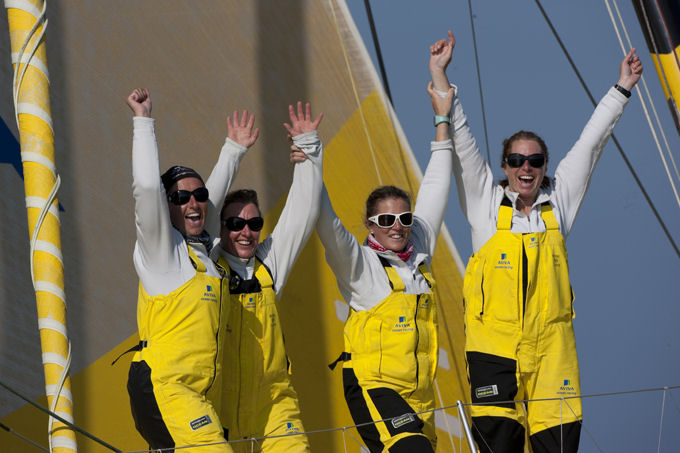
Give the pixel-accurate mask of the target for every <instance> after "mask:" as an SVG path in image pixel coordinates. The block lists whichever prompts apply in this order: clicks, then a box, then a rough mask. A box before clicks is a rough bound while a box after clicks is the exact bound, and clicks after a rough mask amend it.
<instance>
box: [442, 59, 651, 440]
mask: <svg viewBox="0 0 680 453" xmlns="http://www.w3.org/2000/svg"><path fill="white" fill-rule="evenodd" d="M641 73H642V64H641V63H640V60H639V58H638V57H637V56H636V55H635V49H632V50H631V51H630V52H629V53H628V55H626V57H625V58H624V59H623V61H622V63H621V65H620V75H619V80H618V83H617V84H616V85H614V87H613V88H611V89H610V90H609V91H608V92H607V94H606V95H605V96H604V97H603V98H602V100H601V101H600V103H599V104H598V105H597V108H596V109H595V111H594V112H593V114H592V116H591V117H590V120H589V121H588V124H586V126H585V128H584V129H583V132H582V133H581V136H580V137H579V139H578V140H577V141H576V143H575V144H574V146H573V147H572V148H571V150H570V151H569V152H568V153H567V155H566V156H565V157H564V159H562V160H561V161H560V163H559V164H558V165H557V168H556V170H555V177H554V178H550V177H548V176H546V171H547V165H548V149H547V147H546V145H545V143H544V142H543V140H542V139H541V138H540V137H539V136H538V135H536V134H535V133H533V132H527V131H519V132H517V133H516V134H514V135H513V136H511V137H510V138H508V139H506V140H505V141H504V142H503V153H502V156H501V167H502V169H503V172H504V173H505V176H506V179H505V180H503V181H501V182H500V183H499V184H496V183H495V182H494V180H493V174H492V172H491V169H490V168H489V165H488V164H487V163H486V162H485V161H484V158H483V157H482V156H481V154H480V153H479V149H478V148H477V145H476V143H475V140H474V138H473V137H472V135H471V134H470V129H469V127H468V125H467V120H466V118H465V114H464V113H463V110H462V108H461V106H460V103H459V102H458V100H457V99H456V100H455V101H454V114H453V125H452V135H453V139H454V145H455V146H454V148H455V156H454V164H453V167H454V175H455V178H456V184H457V186H458V196H459V199H460V204H461V207H462V209H463V212H464V214H465V216H466V217H467V219H468V222H469V223H470V227H471V228H472V249H473V255H472V257H471V258H470V261H469V263H468V266H467V270H466V272H465V280H464V285H463V297H464V300H465V332H466V345H465V351H466V360H467V365H468V366H467V369H468V377H469V381H470V385H471V401H472V403H473V406H472V407H471V415H472V421H473V424H474V428H473V429H472V432H473V434H474V437H475V440H476V441H477V446H478V447H479V450H480V451H481V452H495V453H499V452H518V453H520V452H523V451H524V438H525V429H528V437H529V440H530V442H531V447H532V451H533V452H534V453H543V452H558V451H559V452H576V451H577V449H578V443H579V437H580V429H581V420H582V409H581V401H580V399H579V398H569V399H566V400H560V398H564V397H578V396H580V394H581V388H580V385H579V369H578V361H577V358H576V345H575V341H574V331H573V327H572V317H573V311H572V300H573V293H572V289H571V284H570V281H569V270H568V263H567V251H566V248H565V241H564V240H565V238H566V237H567V235H568V234H569V231H570V230H571V227H572V224H573V222H574V218H575V216H576V214H577V212H578V210H579V207H580V206H581V202H582V201H583V197H584V195H585V192H586V190H587V188H588V184H589V182H590V177H591V175H592V173H593V170H594V168H595V164H596V163H597V161H598V159H599V158H600V154H601V152H602V149H603V147H604V145H605V143H606V142H607V140H608V139H609V136H610V135H611V133H612V130H613V129H614V126H615V125H616V123H617V121H618V120H619V118H620V116H621V114H622V113H623V109H624V107H625V106H626V104H627V103H628V98H629V97H630V94H631V93H630V90H632V89H633V86H635V84H636V83H637V81H638V80H639V78H640V74H641ZM440 75H441V74H440ZM435 87H436V88H437V89H438V90H440V91H442V92H443V90H445V89H446V88H447V87H448V84H447V83H446V82H444V81H440V83H437V80H435ZM513 400H514V401H515V402H514V403H513ZM522 400H530V401H528V402H527V403H526V405H525V404H524V403H523V402H522Z"/></svg>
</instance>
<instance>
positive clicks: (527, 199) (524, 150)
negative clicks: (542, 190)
mask: <svg viewBox="0 0 680 453" xmlns="http://www.w3.org/2000/svg"><path fill="white" fill-rule="evenodd" d="M509 154H522V155H525V156H530V155H532V154H544V153H543V150H541V147H540V145H539V144H538V142H536V141H535V140H524V139H521V140H516V141H515V142H514V143H513V144H512V146H511V149H510V152H509ZM546 166H547V164H543V166H542V167H540V168H534V167H532V166H531V165H530V164H529V161H526V160H525V161H524V163H523V164H522V166H521V167H518V168H512V167H510V166H509V165H508V164H507V163H506V162H503V172H504V173H505V176H506V177H507V178H508V187H509V188H510V190H511V191H513V192H517V193H518V194H519V198H520V200H521V201H522V202H523V203H524V205H528V206H531V205H533V203H534V202H535V201H536V198H537V197H538V189H539V187H540V186H541V183H542V182H543V177H544V176H545V170H546Z"/></svg>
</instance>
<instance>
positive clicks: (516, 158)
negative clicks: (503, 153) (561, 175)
mask: <svg viewBox="0 0 680 453" xmlns="http://www.w3.org/2000/svg"><path fill="white" fill-rule="evenodd" d="M525 160H528V161H529V165H531V166H532V167H534V168H541V167H542V166H543V165H544V164H545V154H543V153H536V154H531V155H529V156H525V155H524V154H510V155H508V157H506V158H505V163H506V164H508V165H509V166H510V167H512V168H519V167H521V166H522V165H524V161H525Z"/></svg>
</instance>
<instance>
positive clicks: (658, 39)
mask: <svg viewBox="0 0 680 453" xmlns="http://www.w3.org/2000/svg"><path fill="white" fill-rule="evenodd" d="M633 5H634V6H635V12H636V13H637V16H638V20H639V21H640V26H641V27H642V31H643V33H644V35H645V40H646V41H647V47H648V48H649V53H650V54H651V55H652V59H653V60H654V66H655V67H656V72H657V74H658V75H659V80H660V81H661V86H662V87H663V90H664V93H665V94H666V99H667V100H668V105H669V107H670V109H671V114H672V115H673V120H674V121H675V127H676V128H677V129H678V134H680V111H679V110H678V104H679V103H680V1H679V0H634V1H633Z"/></svg>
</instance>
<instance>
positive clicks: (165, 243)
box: [132, 117, 247, 296]
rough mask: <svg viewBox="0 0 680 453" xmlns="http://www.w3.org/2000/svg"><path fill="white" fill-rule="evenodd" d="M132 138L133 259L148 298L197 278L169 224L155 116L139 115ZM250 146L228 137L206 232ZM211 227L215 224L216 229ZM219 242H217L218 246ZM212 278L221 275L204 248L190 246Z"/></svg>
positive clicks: (210, 184) (213, 179)
mask: <svg viewBox="0 0 680 453" xmlns="http://www.w3.org/2000/svg"><path fill="white" fill-rule="evenodd" d="M133 126H134V129H133V130H134V134H133V139H132V194H133V197H134V199H135V226H136V230H137V242H136V243H135V249H134V252H133V261H134V264H135V269H136V270H137V275H138V276H139V280H140V282H141V283H142V286H143V287H144V290H145V291H146V292H147V294H148V295H149V296H157V295H163V294H169V293H171V292H172V291H174V290H175V289H177V288H179V287H180V286H182V285H183V284H184V283H186V282H187V281H188V280H189V279H191V278H193V276H194V275H195V274H196V270H195V269H194V267H193V265H192V264H191V259H190V258H189V251H188V250H187V243H186V242H185V240H184V237H183V236H182V233H180V232H179V231H178V230H177V229H175V228H174V227H173V226H172V223H171V222H170V212H169V209H168V202H167V195H166V193H165V188H164V187H163V184H162V182H161V178H160V172H159V159H158V144H157V142H156V135H155V133H154V120H153V119H152V118H145V117H135V118H134V119H133ZM246 150H247V148H246V147H244V146H241V145H239V144H238V143H236V142H234V141H232V140H230V139H229V138H227V139H226V141H225V143H224V146H223V147H222V151H221V152H220V156H219V159H218V160H217V164H216V165H215V168H214V169H213V171H212V173H211V174H210V177H209V178H208V180H207V181H206V184H205V185H206V187H207V188H208V191H209V192H210V196H209V200H208V214H207V217H206V229H207V230H208V231H210V230H209V229H208V228H212V229H213V231H214V230H215V229H216V228H217V229H219V226H217V227H215V225H219V212H220V208H221V206H222V202H223V201H224V197H225V196H226V194H227V191H228V190H229V187H230V186H231V183H232V180H233V178H234V175H236V172H237V170H238V166H239V163H240V161H241V158H242V157H243V155H244V154H245V152H246ZM211 225H212V226H211ZM216 241H217V240H214V243H216ZM190 246H191V247H192V248H193V250H194V252H195V253H196V256H197V257H198V258H199V259H200V260H201V261H203V263H204V264H205V265H206V268H207V273H208V275H212V276H216V277H217V276H219V273H218V271H217V268H216V267H215V264H214V263H213V262H212V260H210V258H209V257H208V254H207V251H206V249H205V247H204V246H203V245H202V244H196V243H193V242H192V243H191V244H190Z"/></svg>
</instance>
